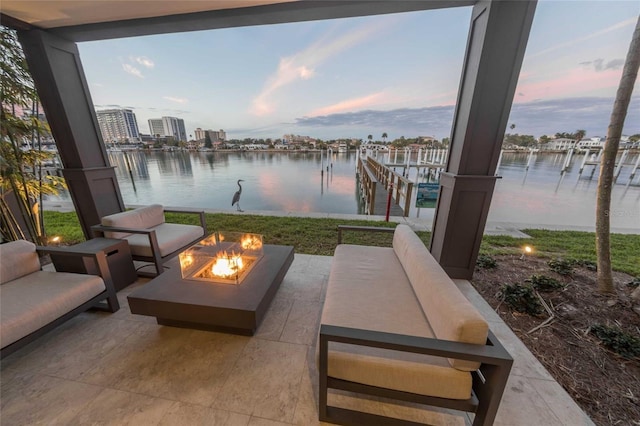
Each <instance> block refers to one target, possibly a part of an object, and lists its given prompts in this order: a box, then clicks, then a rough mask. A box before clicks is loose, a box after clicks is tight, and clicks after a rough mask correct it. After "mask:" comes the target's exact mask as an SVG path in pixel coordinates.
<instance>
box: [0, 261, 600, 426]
mask: <svg viewBox="0 0 640 426" xmlns="http://www.w3.org/2000/svg"><path fill="white" fill-rule="evenodd" d="M330 265H331V257H327V256H310V255H298V254H297V255H296V256H295V261H294V262H293V264H292V266H291V268H290V270H289V272H288V274H287V276H286V277H285V279H284V281H283V283H282V285H281V287H280V289H279V291H278V294H277V296H276V298H275V299H274V301H273V303H272V305H271V307H270V309H269V312H268V314H267V316H266V318H265V320H264V322H263V323H262V325H261V327H260V328H259V330H258V332H257V333H256V335H255V336H253V337H246V336H235V335H229V334H223V333H213V332H205V331H197V330H187V329H179V328H172V327H164V326H159V325H157V324H156V323H155V318H151V317H144V316H139V315H133V314H131V312H130V311H129V308H128V305H127V302H126V295H127V294H128V293H130V292H131V291H132V290H133V289H134V288H136V287H137V286H140V285H144V284H145V283H146V282H147V280H142V279H141V280H139V281H138V282H136V283H135V284H134V285H132V286H130V287H128V288H127V289H125V290H123V291H121V292H120V293H119V298H120V302H121V305H122V308H121V309H120V311H118V312H117V313H115V314H108V313H98V312H88V313H84V314H82V315H79V316H78V317H76V318H74V319H72V320H70V321H68V322H67V323H65V324H63V325H62V326H60V327H58V328H57V329H56V330H54V331H52V332H50V333H48V334H47V335H45V336H44V337H42V338H41V339H39V340H37V341H36V342H34V343H32V344H30V345H29V346H27V347H25V348H23V349H21V350H20V351H18V352H16V353H15V354H13V355H11V356H9V357H7V358H6V359H4V360H2V362H1V376H0V401H1V402H0V403H1V405H0V422H1V424H2V425H34V424H64V425H86V424H114V425H123V424H131V425H199V424H202V425H253V426H277V425H285V424H296V425H317V424H318V423H319V422H318V420H317V408H316V407H317V405H316V404H317V402H316V401H317V370H316V367H315V355H314V352H315V348H314V344H315V339H316V334H317V329H318V324H319V318H320V312H321V309H322V303H323V299H324V294H325V291H326V284H327V277H328V274H329V270H330ZM456 284H457V285H458V286H459V287H460V288H461V289H462V291H463V292H464V293H465V295H466V296H467V297H468V298H469V299H470V300H471V301H472V303H474V305H475V306H476V307H478V309H479V310H480V311H481V312H482V313H483V315H485V317H486V319H487V320H488V321H489V322H490V325H491V328H492V329H493V331H494V332H495V334H496V335H497V336H498V338H500V339H501V341H502V342H503V344H504V345H505V347H506V348H507V349H508V350H509V352H510V353H511V354H512V355H513V356H514V358H515V363H514V368H513V370H512V374H511V378H510V382H509V383H508V385H507V389H506V391H505V396H504V397H503V401H502V404H501V407H500V411H499V414H498V417H497V419H496V423H495V424H496V425H514V426H515V425H532V426H533V425H535V426H538V425H589V424H593V423H591V421H590V420H589V419H588V417H587V416H586V415H585V414H584V413H583V412H582V410H580V408H579V407H578V406H577V405H576V404H575V403H574V401H573V400H572V399H571V398H570V397H569V396H568V395H567V394H566V392H565V391H564V390H563V389H562V388H561V387H560V386H559V385H558V384H557V383H556V382H555V381H554V380H553V379H552V378H551V377H550V376H549V374H548V373H547V371H546V370H545V369H544V368H543V367H542V366H541V365H540V364H539V363H538V361H537V360H536V359H535V358H534V357H533V356H532V355H531V353H530V352H529V351H528V350H527V349H526V347H525V346H524V345H523V344H522V343H521V342H520V341H519V340H518V339H517V338H516V336H515V335H514V334H513V333H512V332H511V330H510V329H509V328H508V327H507V326H506V325H505V324H504V323H503V322H502V321H501V320H500V318H499V317H498V316H497V315H496V314H495V312H494V311H493V310H492V309H491V308H490V307H489V306H488V305H487V303H486V302H485V301H484V300H483V299H482V298H481V297H480V296H479V295H478V293H476V292H475V290H473V288H472V287H471V285H470V284H469V283H468V282H467V281H463V280H458V281H456ZM331 401H332V402H333V403H335V404H336V405H354V404H355V405H358V406H359V407H361V408H362V409H364V410H367V411H371V412H374V413H384V414H386V415H395V416H402V417H405V418H407V419H412V420H417V421H422V422H426V423H430V424H438V425H465V424H469V418H468V416H467V415H466V414H464V413H456V412H447V411H437V412H434V411H427V410H421V409H416V408H415V407H408V406H399V405H392V404H389V403H386V402H382V401H379V400H362V399H358V400H355V399H354V398H352V397H351V396H349V395H346V394H336V395H332V396H331Z"/></svg>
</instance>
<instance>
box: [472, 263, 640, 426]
mask: <svg viewBox="0 0 640 426" xmlns="http://www.w3.org/2000/svg"><path fill="white" fill-rule="evenodd" d="M494 258H495V260H496V261H497V267H496V268H494V269H480V268H477V269H476V272H475V274H474V277H473V280H472V281H471V283H472V284H473V286H474V287H475V288H476V289H477V290H478V292H479V293H480V294H481V295H482V296H483V297H484V299H485V300H486V301H487V302H488V303H489V304H490V305H491V306H492V307H493V308H494V309H496V311H497V312H498V314H499V315H500V317H502V319H503V320H504V322H505V323H506V324H507V325H509V327H511V329H512V330H513V331H514V332H515V333H516V335H517V336H518V337H519V338H520V339H521V340H522V342H523V343H524V344H525V345H526V346H527V347H528V348H529V350H530V351H531V352H532V353H533V354H534V355H535V356H536V357H537V358H538V360H540V362H541V363H542V364H543V365H544V366H545V367H546V368H547V370H548V371H549V372H550V373H551V375H552V376H553V377H554V378H555V379H556V380H557V381H558V383H560V385H562V386H563V387H564V389H565V390H566V391H567V392H568V393H569V394H570V395H571V397H572V398H573V399H574V400H575V401H576V402H577V403H578V404H579V405H580V407H582V409H583V410H584V411H585V412H586V413H587V414H588V415H589V416H590V417H591V419H592V420H593V421H594V422H595V423H596V424H597V425H617V424H619V425H640V357H638V356H636V357H634V358H632V359H626V358H624V357H622V356H620V355H618V354H616V353H614V352H613V351H611V350H609V349H607V348H606V347H605V346H604V345H602V344H601V342H600V340H599V339H598V338H596V337H595V336H594V335H593V334H592V333H590V332H589V330H590V327H591V326H593V325H595V324H605V325H609V326H617V327H619V328H620V329H622V330H624V331H626V332H628V333H630V334H631V335H632V336H635V337H638V338H640V314H639V313H638V312H637V311H634V309H633V304H632V301H631V298H630V294H631V292H632V291H633V289H634V288H633V287H632V286H630V285H628V283H630V282H631V281H633V277H631V276H629V275H627V274H623V273H617V272H614V282H615V285H616V289H617V295H616V296H611V295H603V294H600V293H599V292H598V290H597V286H596V272H595V271H591V270H589V269H587V268H586V267H584V266H576V267H575V268H574V272H573V274H572V275H571V276H561V275H559V274H557V273H555V272H553V271H551V270H550V269H549V266H548V264H547V261H548V259H542V258H536V257H527V258H525V259H521V257H520V256H512V255H505V256H495V257H494ZM533 274H537V275H540V274H543V275H546V276H548V277H552V278H555V279H557V280H558V281H560V282H561V283H563V284H565V287H564V288H562V289H560V290H554V291H551V292H544V293H543V292H539V294H540V296H541V297H542V298H543V299H544V301H545V302H546V303H547V305H548V306H549V308H550V310H551V312H552V313H553V316H554V318H553V320H551V321H550V322H549V323H547V324H546V325H543V326H542V327H539V328H538V329H537V330H535V331H533V332H530V331H531V330H532V329H534V328H536V327H538V326H540V325H541V324H542V323H544V322H545V320H548V318H549V317H550V315H549V313H548V312H546V311H545V312H544V313H543V314H542V315H540V316H538V317H534V316H531V315H529V314H523V313H519V312H516V311H514V310H512V309H511V308H510V307H509V306H507V304H506V303H504V302H503V301H502V297H501V295H500V290H501V288H502V287H503V286H504V285H505V284H515V283H524V282H525V280H526V279H528V278H530V277H531V275H533ZM614 301H615V304H614V303H613V302H614Z"/></svg>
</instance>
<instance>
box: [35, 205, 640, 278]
mask: <svg viewBox="0 0 640 426" xmlns="http://www.w3.org/2000/svg"><path fill="white" fill-rule="evenodd" d="M167 221H169V222H179V223H191V224H197V223H198V218H197V217H196V216H195V215H185V214H167ZM44 222H45V228H46V230H47V235H48V236H49V237H53V236H60V237H61V239H62V243H63V244H74V243H78V242H81V241H84V236H83V234H82V230H81V229H80V225H79V222H78V218H77V216H76V214H75V212H71V213H60V212H54V211H45V212H44ZM207 224H208V228H209V231H210V232H212V231H214V230H225V231H243V232H252V233H258V234H262V235H263V236H264V242H265V243H266V244H284V245H292V246H294V247H295V250H296V253H305V254H318V255H327V256H330V255H332V254H333V250H334V249H335V247H336V244H337V240H338V234H337V231H336V227H337V226H338V225H339V224H346V225H364V226H380V227H394V226H395V224H393V223H385V222H373V221H368V220H341V219H313V218H299V217H275V216H253V215H238V214H222V213H216V214H207ZM523 232H525V233H526V234H528V235H530V236H531V238H527V239H521V238H512V237H506V236H485V237H484V239H483V241H482V246H481V248H480V252H481V253H485V254H516V253H521V251H522V247H523V246H524V245H530V246H532V247H533V249H534V253H533V255H535V256H541V257H548V258H552V257H563V258H570V259H577V260H590V261H594V262H595V261H596V252H595V234H594V233H592V232H576V231H546V230H536V229H527V230H524V231H523ZM418 235H419V236H420V238H421V239H422V241H424V242H425V244H427V245H428V243H429V238H430V233H429V232H418ZM343 242H344V243H349V244H365V245H383V246H389V245H390V244H391V235H387V234H382V233H362V232H346V233H345V234H344V237H343ZM611 251H612V256H611V257H612V259H611V260H612V264H613V268H614V269H615V270H617V271H621V272H626V273H628V274H631V275H633V276H640V262H638V256H639V255H638V254H639V253H640V235H623V234H612V236H611Z"/></svg>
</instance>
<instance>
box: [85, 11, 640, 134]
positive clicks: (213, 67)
mask: <svg viewBox="0 0 640 426" xmlns="http://www.w3.org/2000/svg"><path fill="white" fill-rule="evenodd" d="M470 11H471V8H468V7H465V8H454V9H444V10H436V11H428V12H412V13H403V14H393V15H383V16H374V17H362V18H349V19H338V20H328V21H314V22H304V23H291V24H279V25H268V26H256V27H243V28H231V29H224V30H214V31H201V32H190V33H181V34H166V35H160V36H148V37H138V38H130V39H120V40H109V41H100V42H90V43H80V44H79V48H80V52H81V55H82V58H83V66H84V68H85V73H86V75H87V81H88V83H89V88H90V90H91V95H92V99H93V102H94V104H95V105H96V109H106V108H114V107H120V108H131V109H133V110H134V112H135V113H136V115H137V117H138V119H139V120H140V121H141V122H144V121H146V120H148V119H150V118H155V117H159V116H175V117H180V118H182V119H184V121H185V126H186V129H187V134H188V135H193V132H194V130H195V129H196V128H197V127H200V128H203V129H218V128H223V129H225V130H226V131H227V134H228V137H229V138H235V139H243V138H245V137H252V138H279V137H282V135H284V134H289V133H293V134H304V135H310V136H313V137H318V138H321V139H334V138H338V137H344V138H357V139H364V138H366V136H367V135H368V134H372V135H373V136H374V138H379V137H380V135H381V134H382V133H383V132H384V133H387V134H388V136H389V139H390V140H393V139H395V138H398V137H400V136H405V137H415V136H419V135H422V136H426V135H429V136H435V137H437V138H438V139H441V138H443V137H448V136H449V132H450V127H451V120H452V116H453V108H454V105H455V101H456V96H457V91H458V84H459V79H460V71H461V67H462V61H463V58H464V50H465V46H466V39H467V33H468V26H469V19H470ZM639 12H640V7H639V6H638V4H637V3H635V2H631V1H618V2H604V1H594V2H584V1H545V0H541V1H540V2H539V4H538V7H537V10H536V15H535V18H534V22H533V27H532V30H531V35H530V38H529V43H528V47H527V51H526V54H525V58H524V63H523V67H522V71H521V74H520V79H519V82H518V87H517V89H516V96H515V99H514V105H513V108H512V111H511V117H510V120H509V122H510V123H513V124H516V128H515V129H514V130H513V131H511V130H510V129H509V128H508V129H507V132H518V133H521V134H534V135H535V136H540V135H542V134H548V133H554V132H563V131H575V130H576V129H578V128H580V129H585V130H587V135H588V136H596V135H598V136H605V135H606V130H607V125H608V121H609V116H610V114H611V108H612V106H613V99H614V97H615V92H616V89H617V85H618V82H619V79H620V75H621V69H622V65H623V63H624V58H625V56H626V53H627V49H628V45H629V41H630V39H631V34H632V32H633V28H634V25H635V22H636V20H637V16H638V13H639ZM637 93H638V90H637V89H636V91H635V92H634V96H633V98H632V102H631V105H630V108H629V113H628V119H627V123H626V126H625V129H624V133H626V134H633V133H638V132H640V124H639V123H640V120H633V117H639V116H640V97H639V96H638V94H637ZM630 118H631V119H630Z"/></svg>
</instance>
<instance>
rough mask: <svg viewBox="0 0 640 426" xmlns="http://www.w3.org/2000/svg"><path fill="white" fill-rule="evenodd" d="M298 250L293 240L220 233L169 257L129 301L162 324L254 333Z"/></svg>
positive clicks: (136, 312)
mask: <svg viewBox="0 0 640 426" xmlns="http://www.w3.org/2000/svg"><path fill="white" fill-rule="evenodd" d="M293 256H294V253H293V247H292V246H277V245H268V244H264V245H263V244H262V236H260V235H257V234H239V233H229V232H227V233H225V232H221V233H215V234H212V235H211V236H209V237H207V238H205V239H203V240H202V241H200V242H199V243H197V244H195V245H194V246H192V247H191V248H189V249H187V250H185V251H184V252H183V253H181V254H180V256H179V257H177V258H175V259H172V260H171V261H169V262H167V263H165V267H166V268H168V269H167V270H166V271H165V272H164V273H162V274H160V275H158V276H157V277H156V278H154V279H153V280H151V281H150V282H148V283H147V284H145V285H144V286H143V287H141V288H139V289H137V290H135V291H133V292H132V293H131V294H130V295H129V296H128V297H127V298H128V300H129V307H130V309H131V313H134V314H139V315H148V316H154V317H156V320H157V322H158V324H162V325H167V326H173V327H185V328H195V329H199V330H211V331H224V332H230V333H236V334H245V335H253V334H254V333H255V331H256V330H257V328H258V326H259V325H260V323H261V322H262V320H263V318H264V316H265V314H266V312H267V309H268V308H269V305H270V304H271V301H272V300H273V297H274V296H275V294H276V292H277V291H278V288H279V287H280V284H281V283H282V280H283V279H284V276H285V275H286V273H287V271H288V270H289V266H291V263H292V262H293ZM221 270H222V272H221V275H218V276H216V275H215V273H216V272H217V273H220V271H221Z"/></svg>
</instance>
